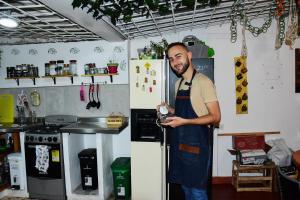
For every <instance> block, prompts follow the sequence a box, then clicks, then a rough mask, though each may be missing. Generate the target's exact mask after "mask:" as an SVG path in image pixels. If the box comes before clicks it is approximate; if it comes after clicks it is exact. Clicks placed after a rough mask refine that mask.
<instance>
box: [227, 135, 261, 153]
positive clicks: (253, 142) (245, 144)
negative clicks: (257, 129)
mask: <svg viewBox="0 0 300 200" xmlns="http://www.w3.org/2000/svg"><path fill="white" fill-rule="evenodd" d="M232 146H233V148H234V149H236V150H245V149H265V147H266V143H265V136H263V135H262V136H252V135H245V136H233V137H232Z"/></svg>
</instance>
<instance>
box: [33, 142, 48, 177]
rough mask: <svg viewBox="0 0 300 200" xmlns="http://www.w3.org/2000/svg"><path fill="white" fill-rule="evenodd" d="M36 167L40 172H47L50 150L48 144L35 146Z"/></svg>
mask: <svg viewBox="0 0 300 200" xmlns="http://www.w3.org/2000/svg"><path fill="white" fill-rule="evenodd" d="M35 156H36V160H35V168H37V169H38V170H39V171H40V172H43V173H45V174H46V173H47V171H48V168H49V150H48V146H46V145H36V146H35Z"/></svg>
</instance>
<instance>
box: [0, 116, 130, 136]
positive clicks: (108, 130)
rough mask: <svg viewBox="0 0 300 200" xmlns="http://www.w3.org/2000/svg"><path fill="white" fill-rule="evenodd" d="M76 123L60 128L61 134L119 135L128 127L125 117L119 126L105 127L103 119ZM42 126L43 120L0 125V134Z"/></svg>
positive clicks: (85, 119) (91, 119)
mask: <svg viewBox="0 0 300 200" xmlns="http://www.w3.org/2000/svg"><path fill="white" fill-rule="evenodd" d="M78 119H79V120H78V122H76V123H72V124H70V125H67V126H64V127H62V128H60V130H61V132H63V133H77V134H93V133H103V134H119V133H120V132H121V131H122V130H123V129H124V128H126V127H127V126H128V117H125V121H124V123H123V124H122V125H121V126H114V127H108V126H107V125H106V118H105V117H99V118H98V117H90V118H88V117H87V118H78ZM41 125H43V118H41V119H40V120H39V121H38V122H37V123H25V124H17V123H10V124H0V134H1V133H14V132H24V131H26V130H29V129H35V128H38V127H39V126H41Z"/></svg>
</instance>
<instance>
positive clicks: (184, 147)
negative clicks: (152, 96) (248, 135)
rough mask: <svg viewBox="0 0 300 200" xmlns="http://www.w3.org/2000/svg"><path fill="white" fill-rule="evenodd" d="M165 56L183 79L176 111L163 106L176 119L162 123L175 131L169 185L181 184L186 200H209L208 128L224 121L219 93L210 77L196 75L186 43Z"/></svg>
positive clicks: (168, 49)
mask: <svg viewBox="0 0 300 200" xmlns="http://www.w3.org/2000/svg"><path fill="white" fill-rule="evenodd" d="M166 53H167V57H168V59H169V63H170V66H171V68H172V70H173V71H174V72H175V73H176V74H177V75H178V76H181V77H182V78H181V79H180V80H178V81H177V82H176V84H175V88H176V91H177V94H176V101H175V108H172V107H170V106H169V105H167V104H165V103H162V104H161V105H160V106H162V105H165V106H166V107H167V109H168V111H169V113H171V114H174V115H175V116H173V117H168V118H166V121H164V123H162V125H164V126H170V127H173V128H174V129H173V130H172V133H171V135H170V164H169V172H168V181H169V182H172V183H178V184H181V186H182V188H183V191H184V193H185V200H207V192H206V188H207V182H208V181H207V179H208V171H209V167H210V158H211V155H210V154H211V148H212V147H211V146H210V144H209V128H208V125H213V124H218V123H219V122H220V120H221V113H220V108H219V103H218V99H217V96H216V90H215V87H214V84H213V83H212V81H211V80H210V79H209V78H208V77H206V76H205V75H203V74H201V73H198V72H196V70H195V69H194V67H193V65H192V52H190V51H189V50H188V48H187V47H186V46H185V45H184V44H183V43H180V42H176V43H172V44H170V45H169V46H168V48H167V51H166ZM160 106H158V110H159V107H160Z"/></svg>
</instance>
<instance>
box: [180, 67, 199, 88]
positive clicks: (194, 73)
mask: <svg viewBox="0 0 300 200" xmlns="http://www.w3.org/2000/svg"><path fill="white" fill-rule="evenodd" d="M196 73H197V71H196V70H195V69H194V71H193V75H192V78H191V80H190V82H186V83H185V85H188V86H189V88H190V87H191V86H192V82H193V79H194V77H195V75H196ZM182 81H183V78H181V80H180V83H179V86H178V90H179V88H180V86H181V83H182Z"/></svg>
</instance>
